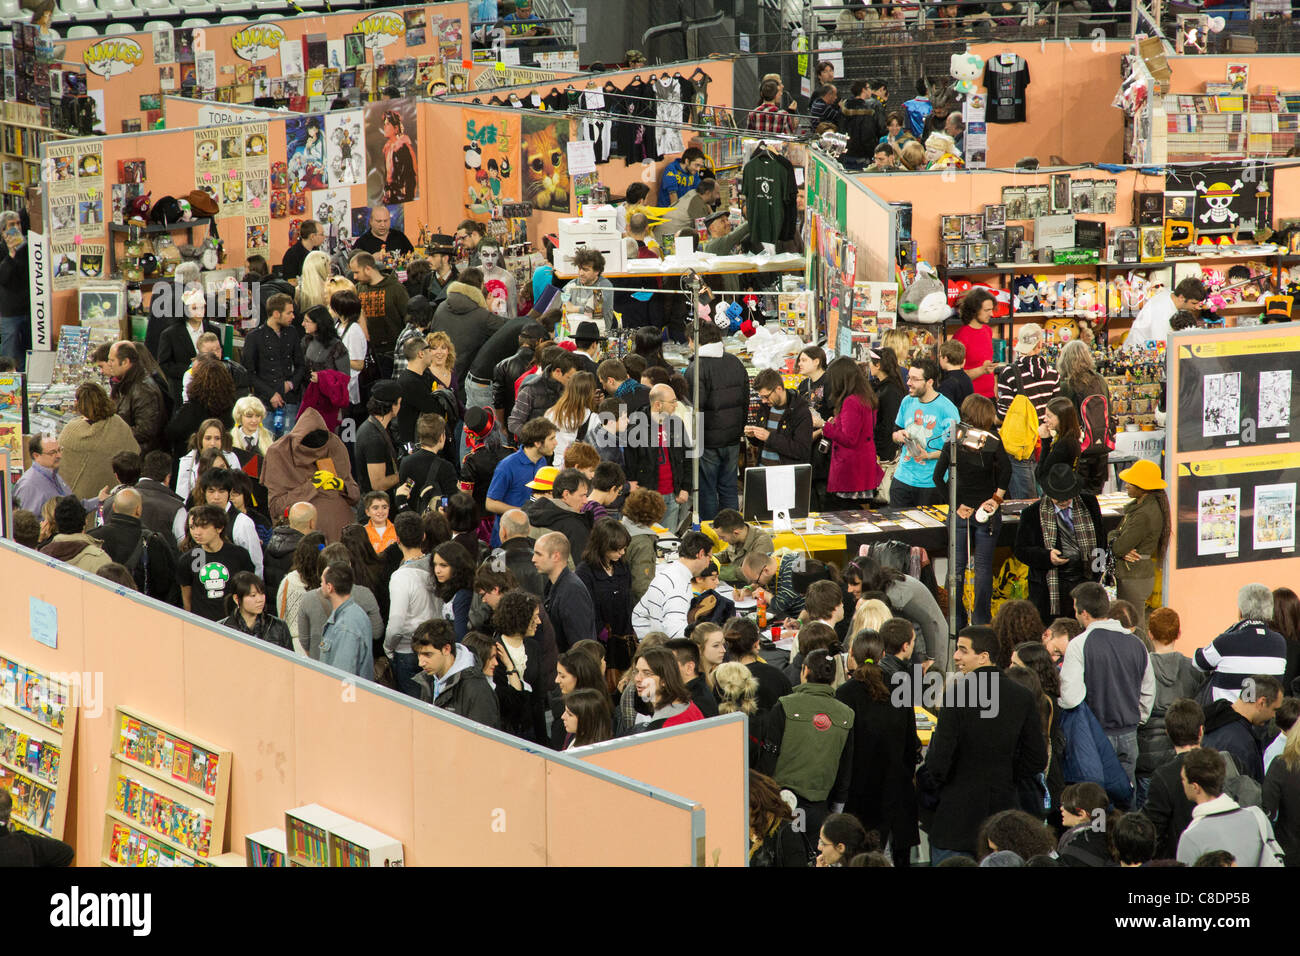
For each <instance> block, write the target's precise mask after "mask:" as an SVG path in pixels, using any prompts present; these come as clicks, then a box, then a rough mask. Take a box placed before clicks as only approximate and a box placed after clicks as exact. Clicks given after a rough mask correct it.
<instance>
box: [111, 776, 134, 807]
mask: <svg viewBox="0 0 1300 956" xmlns="http://www.w3.org/2000/svg"><path fill="white" fill-rule="evenodd" d="M130 789H131V785H130V784H129V783H127V780H126V777H118V778H117V783H115V784H114V785H113V809H114V810H117V811H118V812H119V813H125V812H126V795H127V793H128V792H129V791H130Z"/></svg>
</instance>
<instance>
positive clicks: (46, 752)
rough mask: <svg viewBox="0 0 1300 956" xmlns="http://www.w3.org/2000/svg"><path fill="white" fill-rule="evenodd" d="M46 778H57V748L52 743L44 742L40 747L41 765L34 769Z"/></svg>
mask: <svg viewBox="0 0 1300 956" xmlns="http://www.w3.org/2000/svg"><path fill="white" fill-rule="evenodd" d="M36 772H37V773H39V774H40V775H41V776H42V777H44V778H45V779H46V780H50V781H54V780H57V779H58V772H59V748H58V747H56V746H54V745H53V744H46V745H45V746H44V747H42V748H41V765H40V767H39V768H38V769H37V771H36Z"/></svg>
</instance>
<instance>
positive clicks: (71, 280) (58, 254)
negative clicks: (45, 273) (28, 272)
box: [50, 242, 77, 290]
mask: <svg viewBox="0 0 1300 956" xmlns="http://www.w3.org/2000/svg"><path fill="white" fill-rule="evenodd" d="M50 252H51V256H52V260H53V263H54V269H53V272H52V275H53V285H54V288H55V289H56V290H59V289H75V288H76V287H77V244H76V243H75V242H56V243H54V244H53V245H52V246H51V247H50Z"/></svg>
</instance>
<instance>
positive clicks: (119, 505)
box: [90, 487, 181, 607]
mask: <svg viewBox="0 0 1300 956" xmlns="http://www.w3.org/2000/svg"><path fill="white" fill-rule="evenodd" d="M143 511H144V500H143V499H142V498H141V497H140V492H138V491H137V490H136V489H134V488H131V487H127V488H122V489H121V490H119V491H118V493H117V494H116V495H114V496H113V510H112V513H111V514H109V516H108V520H107V521H106V522H104V524H103V525H102V526H101V527H98V528H96V529H95V530H94V531H92V532H90V536H91V537H92V538H94V539H95V540H96V541H98V542H99V543H100V545H101V546H102V547H103V549H104V551H106V552H107V553H108V556H109V557H110V558H112V559H113V560H114V561H116V562H117V563H118V564H120V565H122V566H123V567H125V568H126V569H127V570H128V571H130V572H131V577H133V578H134V579H135V585H136V587H137V588H138V589H139V590H140V593H141V594H147V595H149V596H150V597H152V598H157V599H158V600H159V601H164V602H166V603H168V604H173V605H175V606H176V607H180V597H181V594H180V588H179V587H178V586H177V583H176V565H177V562H178V561H179V555H178V554H177V552H176V548H175V546H174V545H173V544H172V542H171V539H170V538H169V537H168V536H167V535H162V534H158V533H157V532H156V531H150V530H149V529H147V528H145V527H144V525H143V524H142V523H141V521H140V516H141V514H143Z"/></svg>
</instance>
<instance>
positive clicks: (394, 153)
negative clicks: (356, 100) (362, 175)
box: [365, 97, 419, 206]
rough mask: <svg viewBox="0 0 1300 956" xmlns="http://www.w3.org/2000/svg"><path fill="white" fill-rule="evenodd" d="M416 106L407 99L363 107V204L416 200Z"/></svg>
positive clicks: (417, 166) (417, 186)
mask: <svg viewBox="0 0 1300 956" xmlns="http://www.w3.org/2000/svg"><path fill="white" fill-rule="evenodd" d="M415 103H416V101H415V99H414V98H412V97H406V98H404V99H393V100H379V101H378V102H375V103H370V104H368V105H367V106H366V110H365V134H366V163H367V167H368V172H367V174H366V201H367V202H368V203H369V204H370V205H372V206H376V205H385V206H390V205H393V204H395V203H404V202H414V201H415V200H416V199H418V198H419V179H418V177H417V176H416V170H417V169H418V168H419V162H418V158H417V157H418V155H419V143H418V142H417V135H416V124H415Z"/></svg>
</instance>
